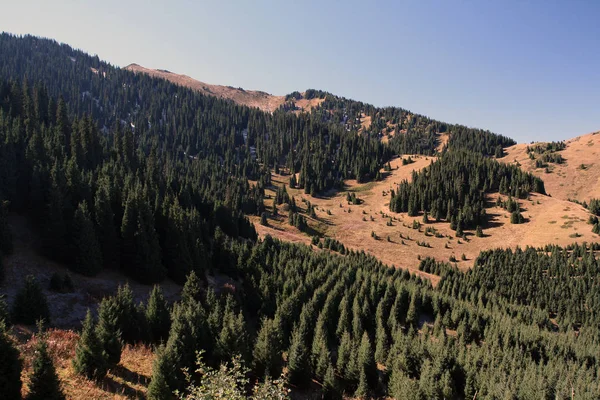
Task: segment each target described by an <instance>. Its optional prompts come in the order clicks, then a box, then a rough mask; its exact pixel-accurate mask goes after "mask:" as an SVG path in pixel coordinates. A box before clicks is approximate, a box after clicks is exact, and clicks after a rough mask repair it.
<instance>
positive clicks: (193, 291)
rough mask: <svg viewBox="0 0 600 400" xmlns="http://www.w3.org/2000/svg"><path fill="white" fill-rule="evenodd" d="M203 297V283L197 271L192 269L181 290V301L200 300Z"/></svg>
mask: <svg viewBox="0 0 600 400" xmlns="http://www.w3.org/2000/svg"><path fill="white" fill-rule="evenodd" d="M201 297H202V283H201V282H200V279H199V278H198V275H197V274H196V272H194V271H192V272H190V274H189V275H188V277H187V279H186V281H185V285H183V289H182V291H181V302H182V303H193V302H197V301H200V298H201Z"/></svg>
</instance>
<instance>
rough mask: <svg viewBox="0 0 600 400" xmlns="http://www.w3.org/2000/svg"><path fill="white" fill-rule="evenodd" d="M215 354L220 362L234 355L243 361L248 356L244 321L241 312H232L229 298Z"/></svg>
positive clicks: (231, 298)
mask: <svg viewBox="0 0 600 400" xmlns="http://www.w3.org/2000/svg"><path fill="white" fill-rule="evenodd" d="M217 352H218V355H219V357H220V358H221V359H222V360H228V359H230V358H232V357H234V356H236V355H239V356H241V357H242V359H245V358H246V356H247V355H248V337H247V332H246V321H245V319H244V315H243V314H242V312H241V311H240V312H238V313H237V315H236V313H235V311H234V303H233V297H231V296H229V297H228V299H227V303H226V306H225V312H224V315H223V325H222V328H221V332H220V333H219V337H218V339H217Z"/></svg>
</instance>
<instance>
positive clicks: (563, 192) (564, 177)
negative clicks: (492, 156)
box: [499, 131, 600, 201]
mask: <svg viewBox="0 0 600 400" xmlns="http://www.w3.org/2000/svg"><path fill="white" fill-rule="evenodd" d="M566 144H567V147H566V149H564V150H562V151H560V154H561V155H562V156H563V157H564V158H565V159H566V163H564V164H550V171H551V172H550V173H546V172H545V169H544V168H535V161H534V160H530V159H529V156H528V155H527V146H528V145H527V144H517V145H514V146H511V147H508V148H506V149H505V151H506V153H507V155H506V156H505V157H503V158H501V159H499V161H502V162H506V163H516V162H518V163H519V164H520V165H521V168H522V169H523V170H525V171H527V172H531V173H533V174H535V175H537V176H539V177H540V178H542V180H543V181H544V184H545V186H546V192H547V193H548V194H550V195H551V196H552V197H555V198H559V199H561V200H568V199H574V200H579V201H589V199H591V198H600V131H599V132H595V133H589V134H587V135H583V136H578V137H576V138H573V139H570V140H568V141H566Z"/></svg>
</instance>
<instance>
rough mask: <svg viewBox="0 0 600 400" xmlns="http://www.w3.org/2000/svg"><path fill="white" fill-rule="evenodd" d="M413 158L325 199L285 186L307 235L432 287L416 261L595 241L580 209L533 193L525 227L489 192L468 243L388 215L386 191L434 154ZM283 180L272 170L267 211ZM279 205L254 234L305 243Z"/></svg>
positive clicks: (525, 203) (418, 220) (436, 225)
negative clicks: (483, 220)
mask: <svg viewBox="0 0 600 400" xmlns="http://www.w3.org/2000/svg"><path fill="white" fill-rule="evenodd" d="M403 158H405V159H406V158H408V157H407V156H405V157H403ZM411 159H413V160H414V163H411V164H408V165H403V162H402V158H396V159H394V160H392V162H391V163H390V164H391V171H390V172H385V171H384V170H382V171H381V174H382V176H384V178H383V179H382V180H381V181H375V182H369V183H366V184H359V183H357V182H356V181H355V180H349V181H346V188H345V190H343V191H330V192H329V193H328V194H327V195H326V196H321V197H311V196H308V195H305V194H304V192H303V191H302V190H299V189H291V188H289V187H288V188H287V189H286V190H287V191H288V193H289V195H290V196H291V197H294V199H295V201H296V204H297V205H298V207H299V209H300V211H301V212H302V213H305V215H306V216H307V222H308V225H309V229H308V232H309V233H311V234H316V235H320V236H323V237H327V238H331V239H335V240H338V241H339V242H341V243H342V244H343V245H344V246H345V247H346V248H348V249H352V250H356V251H361V250H364V251H365V252H367V253H369V254H371V255H373V256H375V257H377V258H378V259H379V260H381V261H383V262H384V263H386V264H388V265H394V266H396V267H401V268H403V269H408V270H409V271H411V272H415V273H418V274H420V275H422V276H427V277H428V278H430V279H431V280H432V282H433V283H434V284H435V283H436V281H437V280H438V277H436V276H431V275H428V274H425V273H422V272H421V271H418V270H417V267H418V265H419V260H420V259H423V258H425V257H432V258H434V259H436V260H438V261H449V260H456V263H457V265H458V266H459V268H460V269H463V270H465V269H468V268H470V267H472V265H473V261H474V260H475V258H476V257H477V256H478V255H479V253H480V252H481V251H484V250H488V249H495V248H515V247H517V246H520V247H526V246H533V247H540V246H545V245H547V244H556V245H559V246H567V245H569V244H571V243H574V242H590V241H596V240H598V239H599V237H598V235H595V234H593V233H592V232H591V227H590V225H588V223H587V220H588V217H589V212H588V211H587V210H586V209H585V208H583V207H582V206H580V205H578V204H575V203H572V202H569V201H566V200H562V199H559V198H556V197H550V196H543V195H540V194H536V193H532V194H531V195H530V197H529V200H518V201H519V205H520V208H521V211H522V214H523V216H524V217H525V219H526V222H525V223H523V224H511V223H510V213H509V212H508V211H506V210H505V209H503V208H501V207H497V206H495V204H496V200H497V197H498V196H501V197H502V199H503V200H506V196H502V195H499V194H490V195H488V196H487V199H488V208H486V212H487V215H488V218H489V223H488V226H487V227H485V229H484V236H483V237H476V235H475V232H474V231H467V232H466V235H467V240H466V241H465V240H464V239H460V238H456V237H455V234H456V232H455V231H454V230H452V229H450V223H448V222H444V221H441V222H434V221H431V222H429V223H424V222H423V217H422V216H421V215H419V216H417V217H409V216H408V215H407V213H392V212H390V209H389V201H390V193H391V190H395V189H396V186H397V184H398V183H400V182H401V181H402V180H404V179H406V180H409V181H410V180H411V176H412V173H413V171H418V170H421V169H423V168H425V167H427V166H428V165H429V164H430V163H431V162H432V161H433V160H434V159H435V158H434V157H426V156H418V155H413V156H411ZM288 183H289V176H282V175H278V174H274V175H273V186H272V187H271V188H269V189H267V190H266V197H267V200H266V201H265V205H266V207H267V209H270V208H272V204H273V201H272V200H271V198H272V197H274V196H275V194H276V191H277V189H278V188H281V187H283V185H286V186H287V185H288ZM348 193H351V194H354V195H355V196H356V197H357V198H358V199H359V204H356V205H353V204H350V203H349V202H348V201H347V199H346V198H347V194H348ZM304 200H305V201H306V202H305V201H304ZM307 202H310V204H311V206H312V207H314V208H315V215H316V218H315V217H310V216H308V213H307V205H308V203H307ZM278 207H279V208H278V216H276V217H273V216H271V218H269V220H268V226H264V225H261V224H260V218H258V217H253V218H252V219H253V222H255V226H256V229H257V231H258V233H259V235H261V236H263V237H264V236H265V235H271V236H273V237H277V238H279V239H281V240H286V241H290V242H298V243H305V244H309V243H310V242H311V237H310V236H309V235H308V234H307V233H304V232H301V231H300V230H298V229H297V228H295V227H294V226H291V225H290V224H289V222H288V217H287V211H286V208H285V207H282V206H278ZM419 225H420V226H419ZM427 230H429V232H427ZM388 238H389V239H388ZM463 254H464V256H465V257H464V259H463ZM453 262H454V261H453Z"/></svg>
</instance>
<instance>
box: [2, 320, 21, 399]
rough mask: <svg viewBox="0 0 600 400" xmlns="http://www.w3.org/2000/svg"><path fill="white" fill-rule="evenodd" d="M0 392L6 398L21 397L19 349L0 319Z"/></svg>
mask: <svg viewBox="0 0 600 400" xmlns="http://www.w3.org/2000/svg"><path fill="white" fill-rule="evenodd" d="M0 393H2V398H4V399H6V400H19V399H21V360H20V358H19V351H18V350H17V349H16V348H15V346H14V344H13V342H12V340H11V338H10V337H9V336H8V332H7V330H6V324H5V323H4V322H3V321H0Z"/></svg>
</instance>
